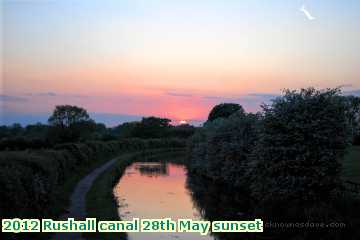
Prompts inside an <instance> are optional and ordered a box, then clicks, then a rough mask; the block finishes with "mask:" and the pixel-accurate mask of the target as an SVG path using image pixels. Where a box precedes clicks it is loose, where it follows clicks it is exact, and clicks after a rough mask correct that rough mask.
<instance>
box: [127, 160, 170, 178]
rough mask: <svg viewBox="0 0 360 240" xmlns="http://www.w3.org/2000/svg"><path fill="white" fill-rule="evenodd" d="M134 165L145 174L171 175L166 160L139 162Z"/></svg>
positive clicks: (153, 175) (150, 175) (155, 175)
mask: <svg viewBox="0 0 360 240" xmlns="http://www.w3.org/2000/svg"><path fill="white" fill-rule="evenodd" d="M134 167H135V169H136V170H137V171H139V173H140V174H141V175H143V176H148V177H157V176H167V175H169V172H168V164H166V163H165V162H148V163H142V162H138V163H135V164H134Z"/></svg>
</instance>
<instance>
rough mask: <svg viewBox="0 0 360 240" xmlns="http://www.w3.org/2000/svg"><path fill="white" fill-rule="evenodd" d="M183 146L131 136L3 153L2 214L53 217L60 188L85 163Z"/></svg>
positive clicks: (0, 168) (0, 177) (0, 178)
mask: <svg viewBox="0 0 360 240" xmlns="http://www.w3.org/2000/svg"><path fill="white" fill-rule="evenodd" d="M181 146H184V144H183V143H182V142H181V141H178V140H176V139H173V140H171V139H164V140H156V139H153V140H151V139H149V140H141V139H129V140H122V141H112V142H88V143H70V144H63V145H58V146H56V147H55V149H53V150H35V151H30V150H29V151H17V152H11V151H10V152H1V154H0V185H1V186H2V187H1V188H0V216H1V217H6V218H14V217H21V218H40V217H41V218H44V217H51V216H54V214H55V213H54V212H53V211H54V208H53V207H54V203H55V202H56V200H57V199H58V197H59V196H60V195H61V194H63V193H62V191H59V190H60V189H61V187H62V186H65V185H66V183H67V180H68V179H69V178H71V177H72V176H73V175H74V173H76V174H78V170H79V169H82V168H83V167H84V166H87V165H92V164H94V163H96V162H100V161H103V160H104V159H109V158H110V157H114V156H116V155H118V154H120V153H124V152H127V151H139V150H144V149H151V148H163V147H181Z"/></svg>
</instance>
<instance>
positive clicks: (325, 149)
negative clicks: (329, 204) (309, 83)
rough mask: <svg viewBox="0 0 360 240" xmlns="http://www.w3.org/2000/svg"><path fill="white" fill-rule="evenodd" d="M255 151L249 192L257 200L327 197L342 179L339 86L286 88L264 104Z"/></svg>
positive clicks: (344, 135)
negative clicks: (291, 89)
mask: <svg viewBox="0 0 360 240" xmlns="http://www.w3.org/2000/svg"><path fill="white" fill-rule="evenodd" d="M263 109H264V119H263V121H262V125H263V129H262V134H261V136H260V141H259V142H258V145H257V147H256V149H255V151H254V155H253V160H254V162H255V165H254V167H253V171H252V193H253V195H254V196H255V197H256V198H258V199H274V198H275V199H298V200H299V199H300V200H304V201H306V200H308V201H314V200H320V199H328V197H329V196H330V194H331V192H333V191H334V190H335V189H336V188H337V187H338V186H339V184H340V181H339V173H340V169H341V165H340V162H339V161H340V160H341V159H342V158H343V156H344V151H345V148H346V146H347V139H348V138H347V133H348V132H347V124H346V123H347V120H346V117H345V110H346V107H345V105H344V104H343V101H342V99H341V97H340V96H339V91H338V90H336V89H334V90H326V91H317V90H315V89H313V88H309V89H302V90H301V91H299V92H296V91H289V90H287V91H286V92H285V95H284V96H283V97H281V98H277V99H276V100H274V101H273V103H272V105H270V106H264V107H263Z"/></svg>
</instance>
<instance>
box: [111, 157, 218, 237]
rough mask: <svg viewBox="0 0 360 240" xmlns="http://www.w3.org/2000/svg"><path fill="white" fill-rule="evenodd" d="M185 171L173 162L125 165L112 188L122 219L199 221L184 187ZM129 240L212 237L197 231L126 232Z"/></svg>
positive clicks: (196, 211) (188, 191)
mask: <svg viewBox="0 0 360 240" xmlns="http://www.w3.org/2000/svg"><path fill="white" fill-rule="evenodd" d="M186 180H187V171H186V168H185V167H184V166H183V165H178V164H173V163H160V162H156V163H153V162H152V163H143V162H136V163H133V164H132V165H131V166H129V167H128V168H127V169H126V170H125V173H124V175H123V177H122V178H121V179H120V181H119V183H118V184H117V185H116V186H115V188H114V195H115V197H116V198H117V200H118V203H119V206H120V207H119V210H118V211H119V216H120V217H121V219H122V220H132V218H135V217H136V218H166V217H171V218H172V220H174V221H176V220H177V219H179V218H190V219H193V220H203V219H202V218H201V216H200V214H199V211H198V210H197V208H196V207H195V205H194V202H193V199H192V193H191V191H190V190H188V188H187V181H186ZM128 236H129V239H130V240H145V239H146V240H159V239H187V240H207V239H214V238H213V237H211V236H210V235H207V236H202V235H200V234H199V233H177V232H176V233H128Z"/></svg>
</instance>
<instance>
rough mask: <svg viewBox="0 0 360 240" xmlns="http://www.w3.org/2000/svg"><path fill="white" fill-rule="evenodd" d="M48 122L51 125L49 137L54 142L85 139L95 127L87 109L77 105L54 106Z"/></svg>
mask: <svg viewBox="0 0 360 240" xmlns="http://www.w3.org/2000/svg"><path fill="white" fill-rule="evenodd" d="M48 122H49V125H50V126H51V128H50V131H49V138H51V139H52V140H53V141H55V142H70V141H78V140H80V139H85V138H86V137H88V136H89V134H91V133H92V132H93V131H94V130H95V129H96V124H95V122H94V121H93V120H92V119H91V118H90V117H89V114H88V113H87V111H86V110H85V109H83V108H81V107H77V106H70V105H61V106H56V108H55V110H54V112H53V114H52V115H51V116H50V118H49V120H48Z"/></svg>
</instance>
